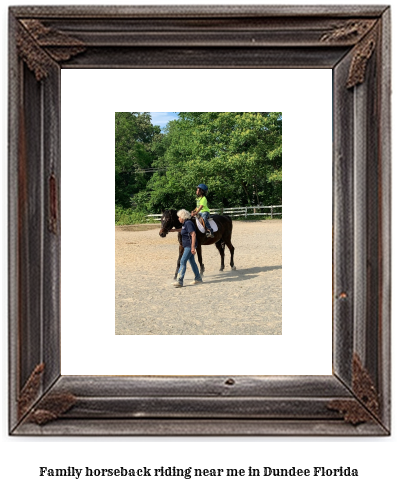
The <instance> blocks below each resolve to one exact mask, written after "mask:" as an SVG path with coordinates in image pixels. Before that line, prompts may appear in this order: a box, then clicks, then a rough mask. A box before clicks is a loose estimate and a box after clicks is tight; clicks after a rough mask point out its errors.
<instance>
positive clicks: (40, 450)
mask: <svg viewBox="0 0 399 492" xmlns="http://www.w3.org/2000/svg"><path fill="white" fill-rule="evenodd" d="M27 3H29V2H26V1H24V2H17V1H15V2H13V4H27ZM38 3H40V2H34V3H33V4H38ZM53 3H56V2H53ZM63 3H70V2H66V1H65V2H63ZM71 3H72V2H71ZM73 3H75V2H73ZM86 3H87V4H89V3H95V4H98V3H99V2H98V1H95V2H89V1H87V2H86ZM118 3H119V4H122V3H125V2H123V1H122V0H119V2H118ZM141 3H142V4H144V3H147V2H145V1H144V0H142V1H141ZM151 3H157V2H156V1H155V0H153V1H152V2H151ZM173 3H175V4H177V3H180V2H178V0H175V1H174V2H173ZM182 3H189V2H188V0H186V1H185V2H182ZM196 3H201V2H200V1H199V0H198V1H197V2H196ZM205 3H206V4H209V3H212V2H210V0H207V1H206V2H205ZM217 3H218V4H222V3H241V2H234V1H233V0H229V2H223V0H218V1H217ZM251 3H256V1H253V2H251ZM286 3H296V2H286ZM307 3H308V4H309V3H313V4H321V3H325V2H321V1H317V2H307ZM328 3H329V2H328ZM338 3H339V2H338ZM341 3H346V2H341ZM361 3H372V4H381V3H384V4H385V2H378V1H376V0H374V1H372V2H365V1H364V2H361ZM393 10H394V11H393V23H394V28H393V32H392V35H393V43H394V55H395V53H396V48H397V36H396V32H395V26H397V23H398V22H399V18H398V16H397V13H396V11H395V8H394V9H393ZM2 14H3V15H2V26H1V27H2V29H1V32H2V41H3V43H2V93H1V94H2V98H1V101H2V112H1V114H2V123H3V125H2V133H1V136H2V141H3V146H2V157H3V159H2V160H3V162H4V163H5V162H6V157H7V153H6V141H7V139H6V136H7V133H6V124H7V117H6V108H7V90H6V73H7V71H6V68H7V65H6V63H7V48H6V40H7V11H6V5H5V4H3V6H2ZM396 31H397V29H396ZM396 78H397V68H396V67H394V72H393V82H394V87H397V86H396ZM393 102H394V115H393V116H394V118H393V135H395V128H396V114H397V99H396V97H395V93H394V94H393ZM156 109H157V110H158V108H156ZM122 110H124V108H122ZM396 133H397V132H396ZM394 144H395V142H394ZM396 148H397V147H394V148H393V179H394V192H393V224H394V225H395V223H397V220H398V217H397V209H398V202H397V193H396V194H395V190H397V185H398V183H397V173H396V172H395V166H394V163H395V156H396V154H397V152H396ZM2 178H3V183H2V195H1V196H2V199H1V202H0V203H1V206H2V210H1V214H2V215H1V217H2V220H3V223H4V224H5V225H6V217H7V209H6V184H7V174H6V167H5V165H3V169H2ZM5 233H6V227H4V228H3V238H2V243H1V244H2V260H3V261H2V267H3V281H2V289H3V295H2V300H3V308H4V309H3V313H2V321H3V325H4V328H3V332H2V352H1V354H2V364H1V370H2V375H1V382H2V405H1V411H2V415H1V453H2V456H1V463H2V468H1V475H0V480H1V485H2V486H4V489H5V490H8V489H9V488H11V487H12V488H13V489H17V490H18V489H22V488H26V489H28V488H29V490H42V491H50V490H54V489H55V488H56V489H57V490H60V491H64V490H65V491H66V490H68V491H70V490H71V489H72V488H74V489H76V490H87V488H88V486H90V484H93V486H94V487H96V489H97V490H100V491H102V490H104V491H105V490H109V488H110V487H115V488H118V490H121V491H125V490H126V491H127V490H129V491H130V490H133V489H139V490H150V491H152V490H158V489H161V488H162V489H165V490H169V489H173V490H183V489H184V490H187V489H189V490H201V491H202V490H203V489H204V487H206V488H207V489H209V490H219V489H221V488H223V487H229V489H230V490H242V488H243V487H244V488H249V487H250V489H251V490H254V491H257V490H262V491H263V490H267V489H268V488H270V489H271V490H276V489H277V488H279V489H281V490H291V488H292V487H295V488H296V489H297V490H306V491H319V490H324V491H332V490H336V489H337V488H340V490H342V491H349V490H350V491H352V490H354V489H359V490H363V491H366V492H371V491H374V490H376V489H381V488H382V487H384V488H386V489H387V490H394V489H395V484H397V483H398V477H397V456H398V455H399V445H398V438H397V425H396V424H397V418H396V417H397V414H398V413H397V404H398V399H397V394H398V383H397V377H396V374H397V363H396V361H395V357H394V360H393V408H394V416H393V426H392V432H393V434H392V436H391V437H389V438H373V439H372V438H365V439H354V438H326V437H324V438H290V437H287V438H249V437H247V438H246V437H241V438H238V437H235V438H233V437H232V438H205V437H202V438H200V437H198V438H101V437H98V438H91V439H88V438H77V437H70V438H68V437H64V438H47V439H40V438H27V437H25V438H24V437H21V438H16V437H13V438H10V437H8V436H7V355H6V354H7V336H6V329H5V327H6V325H7V313H6V306H7V297H6V271H7V252H6V245H7V241H6V235H5ZM397 234H398V228H397V227H395V228H394V234H393V247H392V250H393V252H395V251H397V249H398V248H397V242H398V241H397ZM393 272H394V284H393V292H392V298H393V300H394V302H393V318H392V326H393V333H392V337H393V355H394V356H395V355H396V354H397V353H398V350H397V339H398V337H397V334H396V332H395V326H396V325H397V321H398V320H397V317H398V315H397V307H396V306H395V299H396V298H397V295H398V292H397V284H396V279H397V262H396V258H395V257H394V259H393ZM396 304H397V303H396ZM204 338H205V337H204ZM162 465H163V466H178V467H187V466H194V467H203V468H205V467H208V468H211V467H215V468H216V467H219V468H227V467H235V468H247V467H248V466H249V465H251V466H253V467H258V468H262V467H263V466H272V467H275V468H276V467H278V468H281V467H288V468H289V467H291V466H296V467H313V466H320V465H321V466H327V467H337V466H351V467H355V468H357V469H358V470H359V474H360V477H359V478H317V477H315V478H310V479H309V478H292V479H291V478H288V479H287V478H283V479H282V478H275V479H271V478H262V479H254V478H249V477H243V478H236V479H231V478H230V479H228V478H220V479H202V480H198V479H197V480H195V479H192V480H184V479H183V478H175V479H174V478H165V479H163V480H156V481H153V480H149V479H144V478H143V479H136V480H135V479H122V478H119V479H96V480H95V481H93V479H92V480H91V481H90V482H89V481H88V479H86V480H84V479H83V478H81V479H79V480H76V479H75V478H63V479H60V478H39V476H38V469H39V466H48V467H54V468H57V467H58V468H61V467H68V466H74V467H79V468H84V467H85V466H88V467H93V468H102V467H104V468H105V467H106V468H109V467H118V466H124V467H127V468H130V467H140V466H148V467H151V468H154V467H159V466H162Z"/></svg>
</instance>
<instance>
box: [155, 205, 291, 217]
mask: <svg viewBox="0 0 399 492" xmlns="http://www.w3.org/2000/svg"><path fill="white" fill-rule="evenodd" d="M282 207H283V206H282V205H256V206H252V207H235V208H234V207H231V208H211V209H210V211H211V214H220V213H222V214H223V215H230V216H231V217H245V218H247V217H250V216H252V215H261V216H263V217H265V216H270V217H271V218H272V219H273V217H276V216H277V215H282ZM262 208H267V209H270V212H266V211H265V212H261V211H260V209H262ZM276 209H277V211H276ZM147 217H152V218H153V220H161V217H162V214H151V215H147Z"/></svg>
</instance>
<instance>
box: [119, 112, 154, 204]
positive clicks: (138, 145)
mask: <svg viewBox="0 0 399 492" xmlns="http://www.w3.org/2000/svg"><path fill="white" fill-rule="evenodd" d="M160 132H161V130H160V128H159V126H153V125H152V123H151V115H150V113H130V112H123V113H115V203H116V205H118V206H120V207H123V208H129V207H131V200H132V197H133V196H134V194H135V193H137V192H139V191H140V190H142V189H143V188H145V186H146V184H147V181H148V179H149V175H148V173H144V172H143V170H144V169H148V168H150V167H151V165H152V162H153V161H154V158H155V154H154V151H153V149H152V146H153V142H154V139H156V138H157V137H159V135H160Z"/></svg>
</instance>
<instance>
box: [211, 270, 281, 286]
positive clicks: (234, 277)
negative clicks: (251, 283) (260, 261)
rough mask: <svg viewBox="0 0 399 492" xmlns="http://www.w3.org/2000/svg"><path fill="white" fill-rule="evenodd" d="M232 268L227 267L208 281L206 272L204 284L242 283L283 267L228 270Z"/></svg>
mask: <svg viewBox="0 0 399 492" xmlns="http://www.w3.org/2000/svg"><path fill="white" fill-rule="evenodd" d="M229 268H230V267H226V270H225V271H224V272H219V273H217V274H213V275H212V277H213V278H212V280H207V279H206V272H205V275H204V283H205V282H206V283H207V284H217V283H220V282H240V281H242V280H251V279H252V278H255V277H258V276H259V274H260V273H263V272H271V271H273V270H281V268H282V266H281V265H277V266H266V267H253V268H241V269H240V270H238V269H237V270H228V269H229Z"/></svg>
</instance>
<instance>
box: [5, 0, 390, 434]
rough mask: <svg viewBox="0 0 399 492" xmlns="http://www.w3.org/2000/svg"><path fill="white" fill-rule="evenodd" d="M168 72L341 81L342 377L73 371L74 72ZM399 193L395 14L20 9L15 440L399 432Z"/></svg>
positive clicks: (336, 285)
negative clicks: (398, 230)
mask: <svg viewBox="0 0 399 492" xmlns="http://www.w3.org/2000/svg"><path fill="white" fill-rule="evenodd" d="M154 67H156V68H163V67H167V68H187V67H190V68H226V69H229V68H247V69H253V70H256V69H258V68H326V69H331V70H332V73H333V79H334V94H333V105H334V146H333V173H334V179H333V186H334V190H333V191H334V220H333V232H334V233H333V262H332V263H333V322H332V335H333V353H332V373H331V375H330V376H306V377H304V376H270V377H268V376H235V375H232V374H226V375H225V376H209V377H196V376H192V377H191V376H190V377H161V376H159V377H158V376H153V377H142V376H125V377H122V376H114V377H103V376H66V375H61V374H60V352H61V351H60V254H61V250H60V248H61V214H60V203H61V195H60V182H61V161H60V145H61V141H60V97H61V92H60V73H61V69H63V70H66V69H84V68H114V69H123V68H154ZM62 144H63V145H68V143H67V142H63V143H62ZM390 192H391V186H390V8H389V7H388V6H361V5H357V6H341V5H340V6H335V7H334V6H316V7H298V6H224V7H217V6H212V7H209V6H198V7H194V6H186V7H183V6H179V7H177V6H176V7H174V6H154V7H138V6H136V7H116V6H109V7H85V6H74V7H68V6H65V7H46V6H40V7H32V6H31V7H11V8H10V10H9V344H10V345H9V346H10V349H9V374H10V378H9V432H10V434H12V435H43V436H46V435H323V436H328V435H345V436H364V435H388V434H389V432H390V213H391V212H390V206H391V205H390V203H391V201H390Z"/></svg>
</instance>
